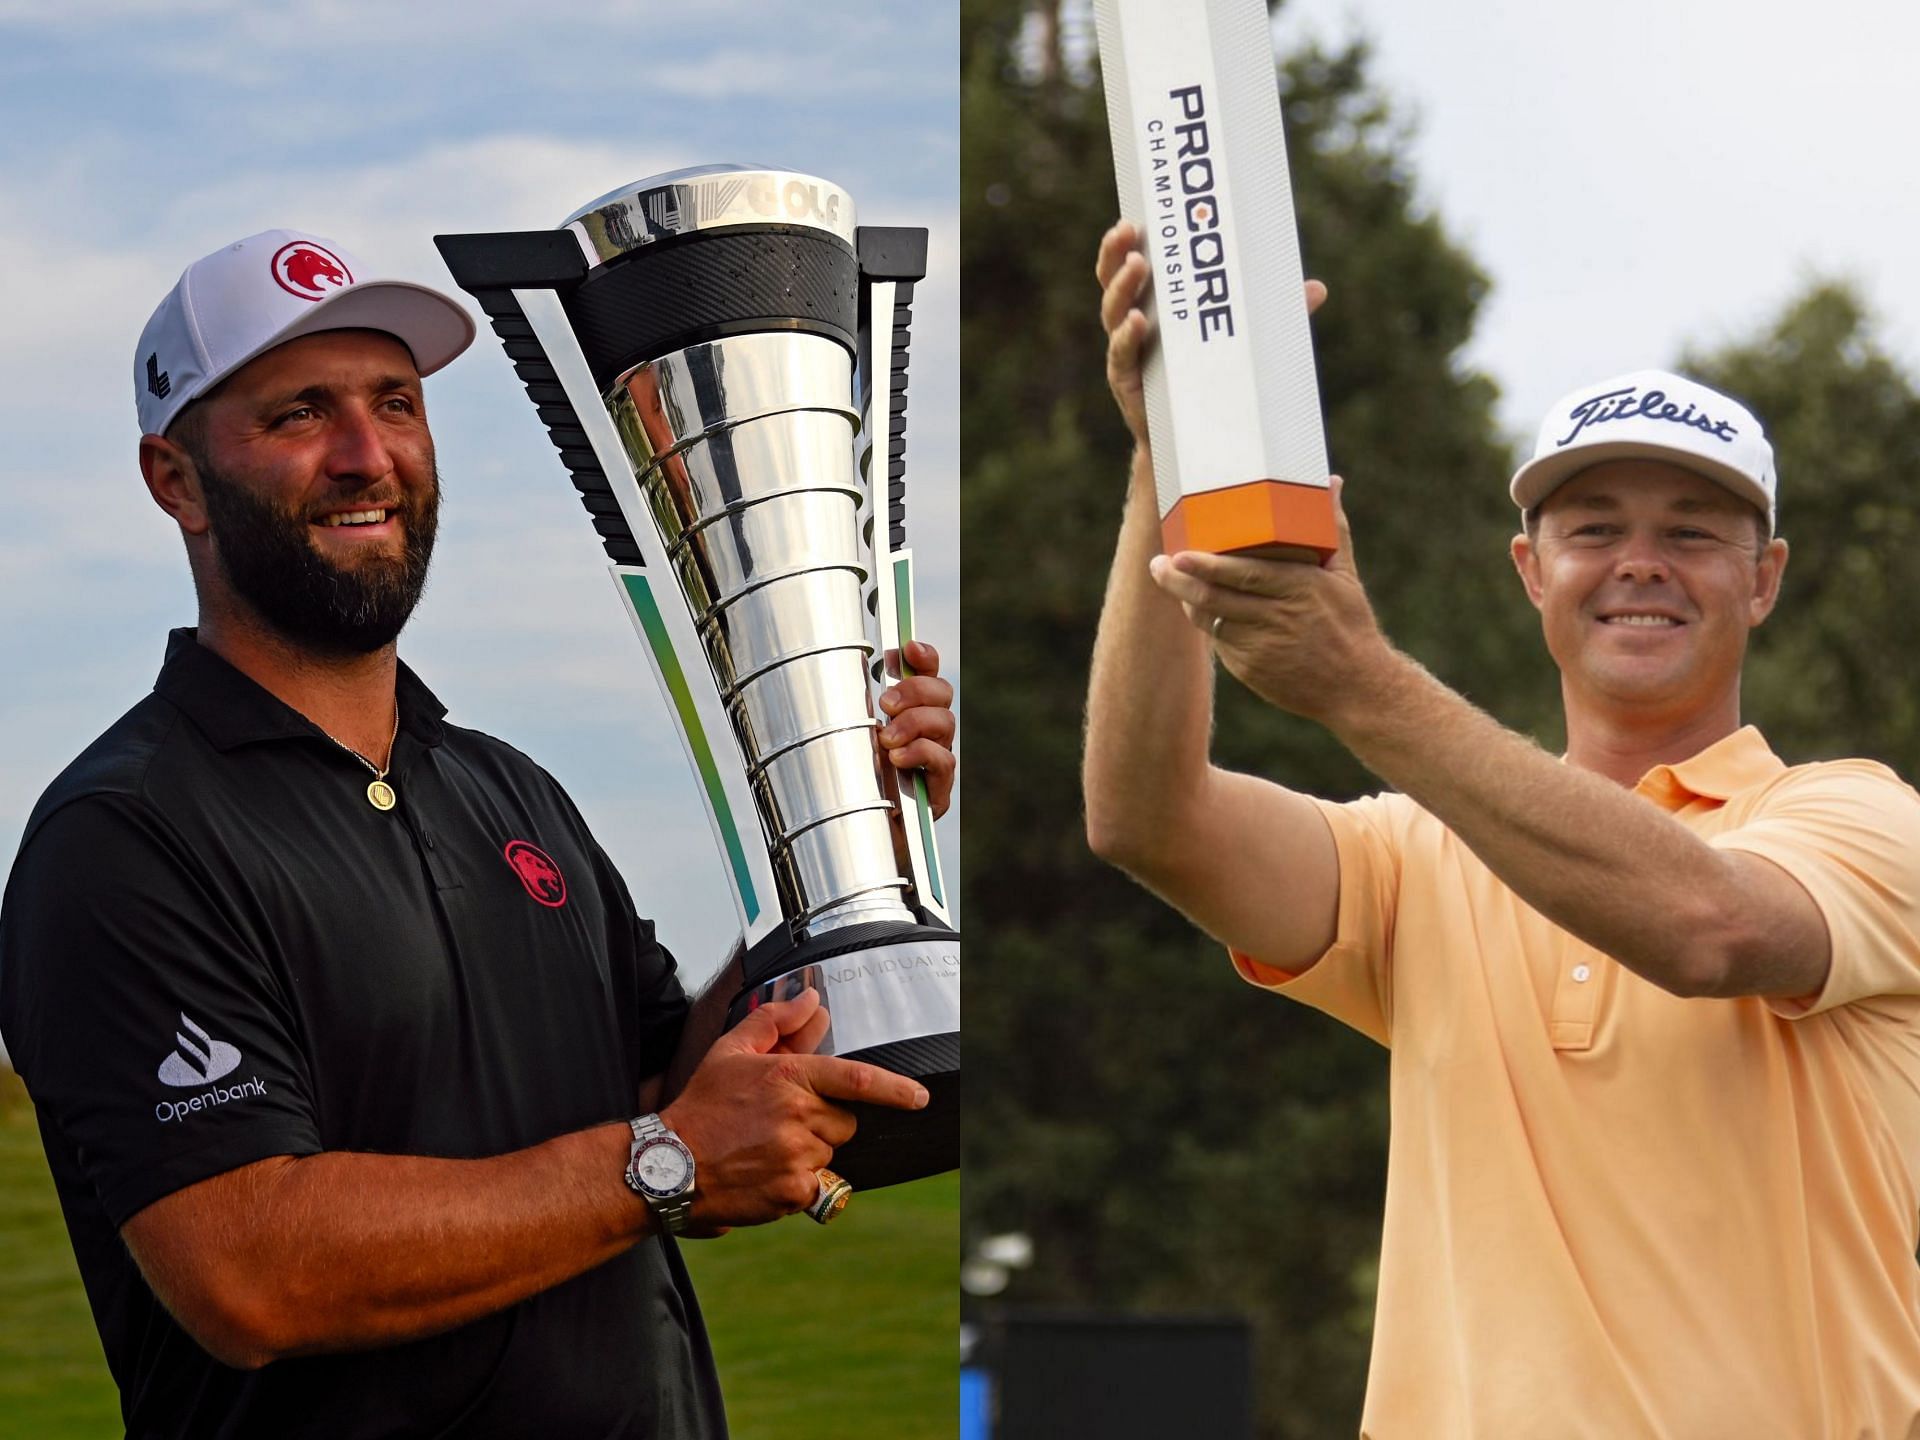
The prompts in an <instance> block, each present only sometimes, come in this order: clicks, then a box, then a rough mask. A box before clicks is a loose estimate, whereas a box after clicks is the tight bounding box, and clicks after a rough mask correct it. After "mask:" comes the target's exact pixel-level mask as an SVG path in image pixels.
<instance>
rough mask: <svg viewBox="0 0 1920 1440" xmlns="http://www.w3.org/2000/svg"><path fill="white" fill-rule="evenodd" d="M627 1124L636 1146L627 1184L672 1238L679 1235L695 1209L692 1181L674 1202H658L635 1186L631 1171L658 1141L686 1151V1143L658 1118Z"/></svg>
mask: <svg viewBox="0 0 1920 1440" xmlns="http://www.w3.org/2000/svg"><path fill="white" fill-rule="evenodd" d="M627 1123H628V1125H630V1126H631V1127H632V1128H633V1144H632V1146H631V1147H630V1148H629V1149H628V1151H627V1165H628V1167H629V1176H628V1180H627V1184H628V1186H629V1187H630V1188H632V1189H634V1190H635V1192H636V1193H637V1194H638V1195H639V1196H640V1198H641V1199H642V1200H645V1201H646V1202H647V1206H648V1208H649V1209H651V1210H652V1211H653V1213H654V1214H655V1215H658V1216H659V1217H660V1223H661V1224H662V1225H664V1226H666V1227H667V1230H668V1231H669V1232H670V1233H671V1234H674V1235H678V1234H679V1233H680V1232H681V1231H682V1230H683V1229H685V1228H686V1223H687V1215H688V1212H690V1211H691V1210H692V1209H693V1185H692V1183H691V1181H689V1183H688V1185H687V1188H686V1189H685V1190H683V1191H682V1192H681V1193H680V1194H678V1195H675V1196H674V1197H673V1198H672V1199H670V1200H657V1199H655V1198H654V1197H653V1196H651V1195H649V1194H647V1193H646V1192H645V1191H644V1190H640V1189H639V1187H638V1186H636V1185H634V1182H633V1179H632V1175H631V1167H632V1165H633V1161H634V1159H635V1157H637V1156H638V1155H639V1154H640V1152H641V1150H643V1149H644V1148H645V1147H646V1146H647V1145H648V1144H650V1143H651V1142H653V1141H655V1140H663V1139H664V1140H672V1141H674V1142H675V1143H676V1144H678V1145H679V1146H680V1147H681V1148H682V1149H683V1150H684V1149H685V1148H686V1142H685V1141H683V1140H681V1139H680V1137H679V1136H678V1135H675V1134H674V1133H673V1132H672V1131H671V1130H669V1129H668V1128H667V1127H666V1125H665V1124H663V1123H662V1121H661V1119H660V1117H659V1116H658V1115H636V1116H635V1117H634V1118H633V1119H631V1120H629V1121H628V1122H627Z"/></svg>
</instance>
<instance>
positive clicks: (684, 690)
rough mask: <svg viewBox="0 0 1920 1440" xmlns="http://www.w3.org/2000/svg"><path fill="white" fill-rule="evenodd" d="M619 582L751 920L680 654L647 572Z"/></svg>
mask: <svg viewBox="0 0 1920 1440" xmlns="http://www.w3.org/2000/svg"><path fill="white" fill-rule="evenodd" d="M620 583H621V584H623V585H625V586H626V587H627V596H628V598H629V599H631V600H632V601H633V610H634V613H635V614H636V615H638V616H639V617H640V628H641V629H642V630H644V631H645V632H646V636H647V643H648V644H649V645H651V646H652V647H653V658H654V660H655V661H656V662H657V663H658V664H659V666H660V673H661V675H663V676H664V677H665V678H666V682H667V693H668V694H669V695H671V696H672V697H673V708H674V709H675V710H676V711H677V712H679V715H680V729H681V731H682V732H683V733H684V734H685V735H686V737H687V744H688V745H689V746H690V747H691V748H692V750H693V765H694V769H696V770H698V771H699V772H700V783H701V784H702V785H704V786H706V787H707V801H708V803H709V804H711V805H712V806H713V815H714V819H716V820H717V821H719V823H720V835H721V838H722V839H723V840H724V841H725V843H726V847H727V860H728V862H729V863H730V864H731V865H732V866H733V878H734V883H735V884H736V885H737V886H738V887H739V890H740V899H741V902H742V903H743V904H744V905H745V907H746V911H747V920H748V922H749V923H751V922H752V921H754V920H757V919H758V918H759V917H760V900H759V897H758V896H757V895H755V894H754V890H753V875H752V873H751V872H750V871H749V870H748V869H747V853H746V850H745V849H744V848H743V847H742V846H741V844H740V828H739V826H737V825H736V824H735V823H734V819H733V807H732V806H731V805H729V804H728V803H727V792H726V789H725V787H723V786H722V785H721V783H720V767H719V766H718V765H716V764H715V763H714V759H713V747H712V746H711V745H710V744H708V743H707V732H706V729H705V727H704V726H702V725H701V723H700V713H699V712H698V711H697V710H695V709H694V708H693V690H692V689H691V687H689V686H688V684H687V675H686V672H685V671H684V670H682V669H681V668H680V657H679V655H677V654H676V653H674V648H673V641H672V639H670V638H669V637H668V635H667V624H666V621H665V620H663V619H662V618H661V616H660V607H659V606H658V605H656V604H654V600H653V587H652V586H651V585H649V584H648V583H647V577H646V576H644V575H622V576H621V577H620Z"/></svg>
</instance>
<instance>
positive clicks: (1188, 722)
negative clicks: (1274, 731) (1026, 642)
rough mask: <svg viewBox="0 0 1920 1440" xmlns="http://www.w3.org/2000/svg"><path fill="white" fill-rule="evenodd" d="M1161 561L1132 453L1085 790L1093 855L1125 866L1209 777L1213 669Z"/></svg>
mask: <svg viewBox="0 0 1920 1440" xmlns="http://www.w3.org/2000/svg"><path fill="white" fill-rule="evenodd" d="M1159 553H1160V511H1159V505H1158V503H1157V501H1156V500H1155V497H1154V488H1153V463H1152V458H1151V456H1150V455H1149V454H1148V452H1147V450H1146V448H1145V447H1144V446H1142V447H1138V448H1136V449H1135V451H1134V456H1133V465H1132V472H1131V475H1130V477H1129V481H1128V490H1127V502H1126V515H1125V519H1124V520H1123V521H1122V523H1121V527H1120V541H1119V545H1118V547H1117V549H1116V552H1115V555H1114V561H1113V571H1112V573H1111V575H1109V577H1108V579H1107V593H1106V599H1105V602H1104V603H1103V605H1102V607H1101V611H1100V629H1099V633H1098V635H1097V637H1096V638H1095V640H1094V647H1093V674H1092V678H1091V680H1090V682H1089V684H1088V689H1087V744H1086V760H1085V765H1084V780H1085V785H1086V797H1087V832H1088V836H1089V838H1090V840H1091V842H1092V844H1093V847H1094V849H1095V850H1096V851H1098V852H1099V853H1100V854H1102V855H1105V856H1107V857H1108V858H1110V859H1114V860H1117V861H1119V862H1121V863H1126V860H1127V857H1128V856H1129V855H1130V854H1136V853H1138V852H1139V850H1140V849H1141V848H1142V847H1143V846H1145V845H1147V844H1149V843H1150V842H1151V841H1152V840H1153V839H1155V838H1156V837H1160V836H1167V835H1170V834H1172V833H1173V832H1174V831H1176V830H1177V828H1178V827H1177V825H1175V824H1174V823H1173V822H1174V820H1175V819H1176V816H1177V812H1178V810H1179V809H1180V808H1181V807H1182V806H1184V805H1187V804H1190V803H1192V801H1193V799H1194V797H1196V796H1197V795H1198V794H1199V792H1200V790H1201V788H1202V786H1203V785H1204V783H1205V780H1206V776H1207V772H1208V770H1209V769H1210V765H1209V761H1208V758H1207V750H1208V745H1209V741H1210V737H1211V731H1212V726H1213V660H1212V657H1211V656H1210V655H1209V654H1208V653H1207V643H1206V638H1205V637H1204V636H1202V635H1201V634H1200V632H1199V631H1197V630H1195V629H1194V628H1193V626H1192V625H1191V624H1190V623H1188V621H1187V617H1186V615H1185V613H1184V612H1183V611H1182V610H1181V608H1180V603H1179V602H1178V601H1177V600H1173V599H1171V598H1170V597H1168V596H1167V595H1166V594H1165V593H1164V592H1163V591H1162V590H1161V589H1160V587H1159V586H1157V585H1155V584H1154V583H1153V581H1152V579H1151V578H1150V577H1149V575H1148V572H1147V566H1148V564H1149V562H1151V561H1152V559H1153V557H1154V556H1155V555H1158V554H1159Z"/></svg>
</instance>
